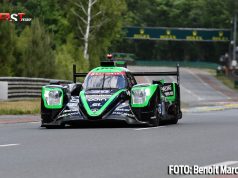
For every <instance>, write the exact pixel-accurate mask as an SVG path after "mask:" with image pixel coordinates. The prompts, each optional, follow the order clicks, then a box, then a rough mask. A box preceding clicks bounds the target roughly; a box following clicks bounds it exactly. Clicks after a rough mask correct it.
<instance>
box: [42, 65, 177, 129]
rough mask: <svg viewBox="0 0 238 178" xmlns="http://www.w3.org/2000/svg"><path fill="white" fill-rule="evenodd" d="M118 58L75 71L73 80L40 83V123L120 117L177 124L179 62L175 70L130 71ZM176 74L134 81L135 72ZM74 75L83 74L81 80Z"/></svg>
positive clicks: (150, 123) (151, 123) (137, 121)
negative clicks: (170, 79)
mask: <svg viewBox="0 0 238 178" xmlns="http://www.w3.org/2000/svg"><path fill="white" fill-rule="evenodd" d="M123 65H124V64H123V63H122V62H120V61H117V62H114V61H108V62H102V63H101V66H100V67H97V68H95V69H93V70H91V71H90V72H89V73H77V72H76V66H75V65H74V67H73V77H74V82H73V83H71V84H64V85H61V84H60V83H59V82H52V83H51V84H49V85H46V86H43V87H42V98H41V100H42V102H41V118H42V127H46V128H52V127H63V126H65V124H67V125H68V124H69V125H70V124H74V123H76V122H79V123H80V122H84V121H87V122H101V121H121V122H126V123H128V124H146V125H148V126H158V125H160V124H161V123H170V124H176V123H177V122H178V119H181V118H182V112H181V108H180V87H179V66H177V70H176V71H174V72H130V71H129V70H128V69H127V68H125V67H123ZM167 75H173V76H177V82H172V83H166V82H164V80H158V81H152V83H143V84H137V82H136V80H135V78H134V76H167ZM77 77H85V80H84V82H83V84H81V83H76V78H77Z"/></svg>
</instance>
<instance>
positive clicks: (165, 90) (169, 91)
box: [161, 84, 174, 96]
mask: <svg viewBox="0 0 238 178" xmlns="http://www.w3.org/2000/svg"><path fill="white" fill-rule="evenodd" d="M161 90H162V92H163V93H164V95H165V96H173V95H174V92H173V87H172V84H168V85H164V86H163V87H161Z"/></svg>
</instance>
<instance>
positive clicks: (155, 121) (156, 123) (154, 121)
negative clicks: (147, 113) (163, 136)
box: [149, 108, 160, 127]
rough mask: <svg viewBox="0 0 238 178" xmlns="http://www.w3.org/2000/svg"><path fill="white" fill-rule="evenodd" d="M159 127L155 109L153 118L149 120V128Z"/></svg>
mask: <svg viewBox="0 0 238 178" xmlns="http://www.w3.org/2000/svg"><path fill="white" fill-rule="evenodd" d="M159 125H160V117H159V111H158V108H156V109H155V118H154V119H151V120H150V122H149V126H150V127H158V126H159Z"/></svg>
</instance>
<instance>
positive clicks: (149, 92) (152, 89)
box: [131, 84, 158, 108]
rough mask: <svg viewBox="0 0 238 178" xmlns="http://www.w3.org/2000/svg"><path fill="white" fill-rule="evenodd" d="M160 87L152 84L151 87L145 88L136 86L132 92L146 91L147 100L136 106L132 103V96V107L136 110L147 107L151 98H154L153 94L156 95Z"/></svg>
mask: <svg viewBox="0 0 238 178" xmlns="http://www.w3.org/2000/svg"><path fill="white" fill-rule="evenodd" d="M157 87H158V84H152V85H149V86H143V85H135V86H134V87H133V88H132V89H131V91H132V92H133V91H135V90H145V91H146V92H147V94H146V99H145V101H144V103H141V104H134V103H133V101H132V96H131V101H132V102H131V106H132V107H134V108H142V107H146V106H148V104H149V101H150V99H151V97H152V96H153V94H154V93H155V91H156V89H157Z"/></svg>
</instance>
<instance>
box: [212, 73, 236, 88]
mask: <svg viewBox="0 0 238 178" xmlns="http://www.w3.org/2000/svg"><path fill="white" fill-rule="evenodd" d="M216 78H217V79H218V80H220V81H221V82H222V83H223V84H224V85H226V86H228V87H229V88H231V89H235V90H236V91H238V88H235V84H234V81H233V80H231V79H229V78H228V77H226V76H224V75H221V76H216Z"/></svg>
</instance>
